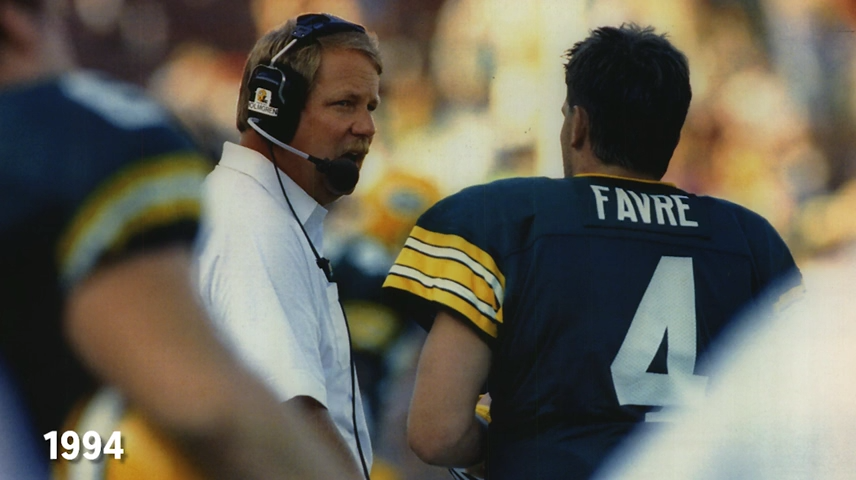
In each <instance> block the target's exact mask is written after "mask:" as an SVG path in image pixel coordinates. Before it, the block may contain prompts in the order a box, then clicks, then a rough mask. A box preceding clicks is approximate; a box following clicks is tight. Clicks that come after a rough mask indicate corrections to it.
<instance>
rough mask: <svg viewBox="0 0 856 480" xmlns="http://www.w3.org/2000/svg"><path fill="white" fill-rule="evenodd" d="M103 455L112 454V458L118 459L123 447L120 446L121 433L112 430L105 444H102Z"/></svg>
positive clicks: (123, 451) (123, 450) (120, 456)
mask: <svg viewBox="0 0 856 480" xmlns="http://www.w3.org/2000/svg"><path fill="white" fill-rule="evenodd" d="M103 453H104V455H113V458H115V459H117V460H118V459H120V458H122V454H123V453H125V449H124V448H122V433H121V432H113V433H111V434H110V438H108V439H107V444H105V445H104V452H103Z"/></svg>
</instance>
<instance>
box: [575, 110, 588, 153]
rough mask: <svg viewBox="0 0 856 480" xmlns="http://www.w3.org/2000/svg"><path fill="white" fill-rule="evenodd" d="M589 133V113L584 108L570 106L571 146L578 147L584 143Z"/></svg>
mask: <svg viewBox="0 0 856 480" xmlns="http://www.w3.org/2000/svg"><path fill="white" fill-rule="evenodd" d="M588 135H589V115H588V112H586V109H585V108H583V107H581V106H579V105H574V106H573V107H571V146H572V147H573V148H575V149H580V148H582V147H583V145H585V143H586V140H588Z"/></svg>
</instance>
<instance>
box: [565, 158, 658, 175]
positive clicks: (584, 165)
mask: <svg viewBox="0 0 856 480" xmlns="http://www.w3.org/2000/svg"><path fill="white" fill-rule="evenodd" d="M569 170H570V171H569V172H567V171H566V172H565V176H568V177H573V176H576V175H609V176H613V177H625V178H635V179H640V180H660V179H659V178H655V177H653V176H652V175H647V174H643V173H640V172H637V171H634V170H630V169H628V168H625V167H622V166H620V165H608V164H605V163H603V162H601V161H600V159H599V158H597V157H596V156H594V155H581V156H578V157H577V158H575V159H574V161H572V162H571V164H570V169H569Z"/></svg>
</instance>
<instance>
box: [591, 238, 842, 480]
mask: <svg viewBox="0 0 856 480" xmlns="http://www.w3.org/2000/svg"><path fill="white" fill-rule="evenodd" d="M805 277H806V288H807V292H806V295H805V297H804V298H803V299H801V300H800V301H799V302H797V303H795V304H794V305H792V306H791V307H789V308H787V309H785V310H784V311H783V312H781V314H780V315H777V316H772V317H771V316H769V315H767V314H766V312H750V314H749V315H747V316H746V318H744V319H743V320H741V323H740V328H738V329H735V331H734V334H733V335H730V336H729V341H728V342H723V343H722V344H720V345H719V346H718V347H717V350H716V358H717V361H716V363H715V365H716V372H717V374H716V377H715V378H716V380H715V382H712V383H714V385H713V386H712V392H711V394H710V396H709V398H708V399H707V400H706V402H705V403H703V404H701V405H700V406H698V407H697V408H695V409H692V410H689V411H687V412H686V413H685V414H683V415H682V416H680V417H679V418H678V420H677V421H676V422H675V423H673V424H670V425H668V426H664V429H663V431H655V432H647V433H648V434H647V435H639V436H634V437H633V441H630V442H628V443H627V447H626V448H623V449H621V450H619V451H618V452H616V455H615V456H614V457H612V460H611V461H610V462H608V463H607V464H606V466H605V468H604V469H603V471H601V472H599V475H598V476H597V478H598V480H619V479H620V480H637V479H639V480H641V479H646V480H647V479H649V478H691V479H695V480H720V479H721V480H725V479H729V480H730V479H752V480H796V479H809V478H810V479H817V480H832V479H841V480H844V479H850V478H853V476H854V472H856V456H854V455H853V445H854V444H856V402H854V397H856V380H854V376H853V365H856V349H854V348H853V346H854V345H856V304H854V297H853V285H854V283H856V251H854V250H852V248H851V251H850V252H849V253H848V254H847V256H846V257H845V258H843V259H838V260H837V261H836V264H835V265H833V266H831V267H827V268H819V269H817V270H813V269H807V270H806V271H805Z"/></svg>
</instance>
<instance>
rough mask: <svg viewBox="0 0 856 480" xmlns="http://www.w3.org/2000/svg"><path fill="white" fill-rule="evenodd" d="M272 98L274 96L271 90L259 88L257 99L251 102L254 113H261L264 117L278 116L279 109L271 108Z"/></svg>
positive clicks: (250, 106)
mask: <svg viewBox="0 0 856 480" xmlns="http://www.w3.org/2000/svg"><path fill="white" fill-rule="evenodd" d="M272 96H273V94H272V93H271V91H270V90H268V89H266V88H261V87H259V88H257V89H256V97H255V99H254V100H252V101H250V105H249V108H250V110H251V111H253V112H258V113H261V114H263V115H268V116H270V117H275V116H277V112H278V110H279V109H277V108H275V107H271V106H270V100H271V98H272Z"/></svg>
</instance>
